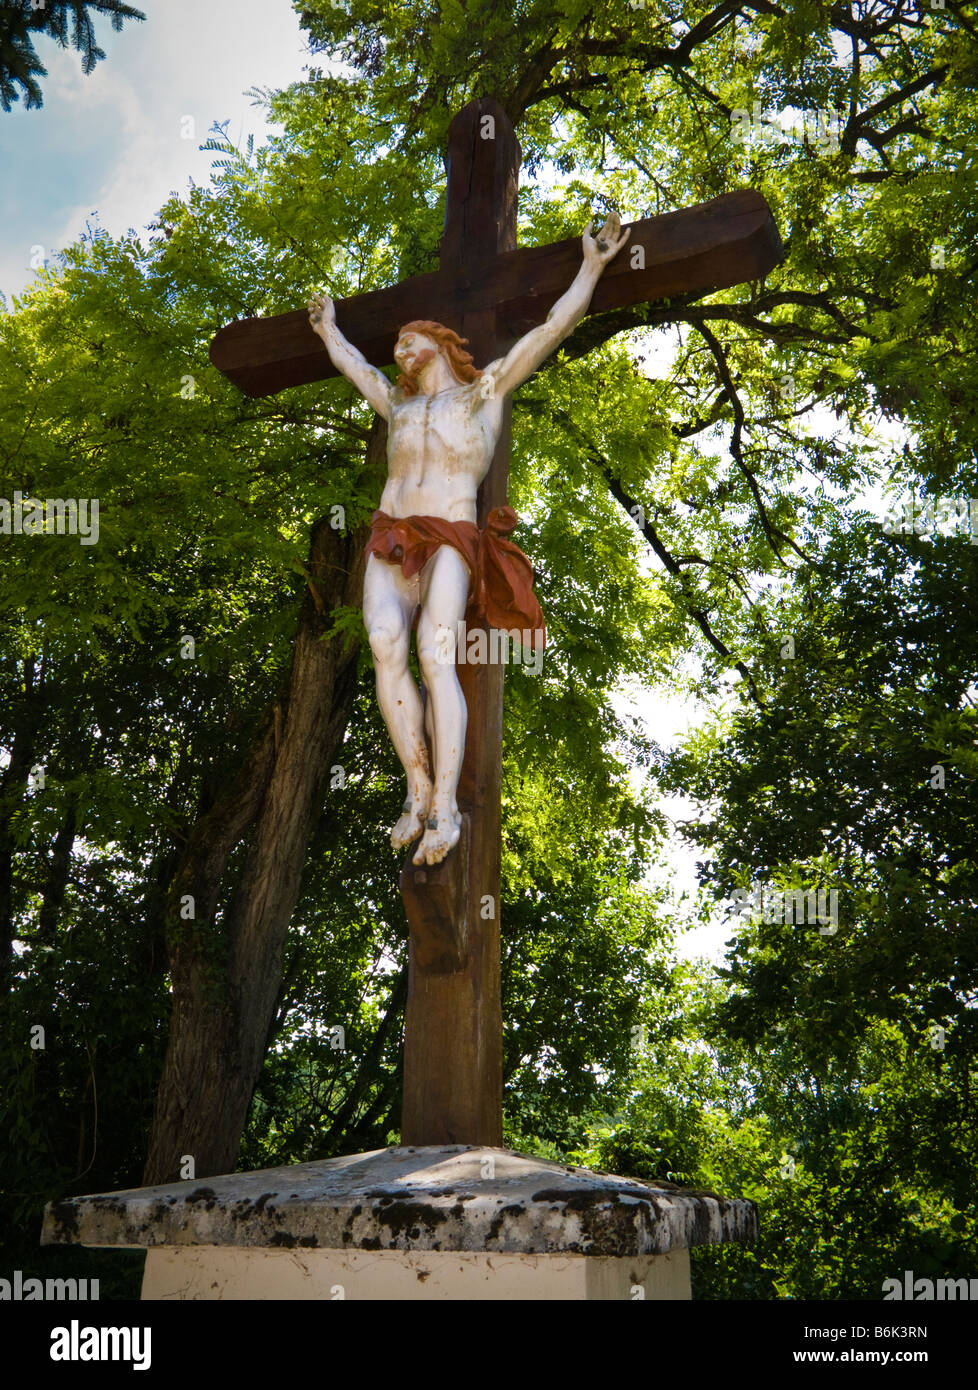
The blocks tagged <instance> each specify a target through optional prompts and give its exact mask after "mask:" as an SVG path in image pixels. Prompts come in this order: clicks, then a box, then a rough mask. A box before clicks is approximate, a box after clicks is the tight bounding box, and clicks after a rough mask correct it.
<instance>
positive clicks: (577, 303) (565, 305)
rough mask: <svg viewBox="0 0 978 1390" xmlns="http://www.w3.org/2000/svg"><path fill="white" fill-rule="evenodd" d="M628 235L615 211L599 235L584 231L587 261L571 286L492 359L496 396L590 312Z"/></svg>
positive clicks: (532, 369)
mask: <svg viewBox="0 0 978 1390" xmlns="http://www.w3.org/2000/svg"><path fill="white" fill-rule="evenodd" d="M629 235H630V234H629V232H627V231H626V232H623V231H622V230H621V223H620V221H619V220H618V214H617V213H614V212H612V213H609V214H608V217H607V219H606V221H605V224H604V226H603V227H602V228H601V230H600V232H598V235H597V236H596V237H594V236H592V235H591V232H590V230H588V231H586V232H585V233H584V236H583V237H582V239H581V244H582V246H583V249H584V260H583V261H582V263H581V268H580V270H579V271H578V272H577V278H576V279H575V280H574V282H573V284H572V285H571V287H570V289H569V290H567V292H566V293H565V294H563V295H561V297H560V299H558V300H557V303H556V304H555V305H554V306H553V308H552V309H551V310H550V313H549V314H548V315H547V318H546V321H545V322H544V323H541V324H540V325H539V326H538V327H536V328H531V329H530V331H529V333H525V334H524V335H523V337H522V338H521V339H520V340H519V342H518V343H514V344H513V346H512V347H511V348H510V350H509V352H508V353H507V354H506V356H505V357H501V358H499V360H498V361H496V362H490V364H489V366H488V367H487V368H486V369H485V373H484V375H489V376H491V377H492V378H493V382H494V386H493V395H495V396H496V397H497V398H498V397H500V396H505V395H507V394H508V393H509V392H510V391H514V390H515V389H516V387H517V386H520V385H521V384H522V383H523V382H524V381H526V379H527V377H528V376H530V375H531V374H532V373H533V372H535V371H536V369H537V367H539V365H540V363H541V362H544V361H546V359H547V358H548V357H549V356H550V354H551V353H552V352H553V351H554V349H555V348H556V347H557V345H558V344H559V343H562V342H563V340H564V339H565V338H566V337H567V335H568V333H569V332H570V331H571V329H572V328H575V327H576V326H577V324H579V323H580V321H581V319H582V318H583V317H584V315H585V314H586V313H587V308H588V305H589V304H590V303H591V296H592V295H593V294H594V287H595V285H596V284H597V283H598V281H599V280H600V279H601V273H602V271H603V270H604V268H605V266H606V265H607V264H608V262H609V261H610V260H613V259H614V257H615V256H617V254H618V252H619V251H620V250H621V248H622V247H623V246H624V245H625V242H626V241H627V240H628V237H629Z"/></svg>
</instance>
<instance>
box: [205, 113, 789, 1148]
mask: <svg viewBox="0 0 978 1390" xmlns="http://www.w3.org/2000/svg"><path fill="white" fill-rule="evenodd" d="M446 165H447V171H448V189H447V195H446V205H445V230H444V235H443V236H442V241H441V258H440V263H439V269H438V270H437V271H435V272H433V273H431V274H428V275H418V276H414V277H413V278H411V279H409V280H404V281H402V282H401V283H400V284H399V285H394V286H392V287H391V288H390V289H383V290H373V291H370V292H368V293H366V294H361V295H357V296H356V297H355V298H353V299H341V300H338V301H337V302H336V322H337V326H338V328H339V330H340V332H341V333H343V335H344V336H345V337H346V338H347V339H349V341H350V342H351V343H353V344H355V346H356V347H358V348H359V349H360V351H361V352H362V353H363V355H364V356H365V357H366V358H367V359H368V361H370V362H373V363H374V365H375V366H378V367H385V366H387V365H389V364H390V363H391V362H392V361H393V350H394V344H395V341H396V339H397V334H398V329H399V328H400V326H401V324H404V323H407V322H409V321H410V320H412V319H435V320H438V321H439V322H441V323H444V324H445V325H446V326H447V327H449V328H453V329H455V331H456V332H458V333H460V334H461V335H462V336H463V337H464V338H467V339H468V340H469V350H470V351H471V352H472V353H473V354H474V357H475V363H476V365H477V366H483V365H485V364H486V363H487V362H491V361H492V360H493V359H494V358H497V357H501V356H502V355H503V354H504V353H506V352H507V351H508V350H509V348H510V347H511V346H512V345H513V343H514V342H515V341H516V340H517V338H519V337H520V336H522V334H523V333H525V332H527V331H528V330H529V329H530V328H533V327H535V325H536V324H538V323H542V322H543V320H544V319H545V318H546V316H547V312H548V310H549V309H550V307H551V306H552V305H553V304H554V302H555V301H556V300H557V299H558V298H559V297H560V296H561V295H562V294H563V293H564V291H565V290H566V289H567V288H568V286H569V285H570V283H571V281H572V280H573V279H574V276H575V275H576V274H577V271H578V269H579V267H580V264H581V242H580V238H579V237H571V238H569V239H568V240H567V241H559V242H555V243H554V244H553V245H550V246H538V247H524V248H520V249H517V247H516V194H517V182H518V178H519V168H520V146H519V142H518V141H517V139H516V136H515V134H514V132H513V128H512V125H511V124H510V121H509V119H508V117H507V116H506V113H505V112H504V111H503V109H502V107H501V106H499V104H498V103H497V102H495V101H493V100H491V99H488V98H486V99H482V100H479V101H472V102H470V103H469V105H468V106H466V107H465V108H464V110H462V111H461V112H459V114H458V115H457V116H456V117H455V119H454V120H453V121H452V123H451V126H450V127H449V134H448V152H447V157H446ZM780 259H781V243H780V239H779V237H778V232H777V228H776V227H775V225H774V220H773V218H772V216H771V212H770V209H769V208H768V205H767V203H766V202H765V201H764V199H763V198H762V197H761V196H760V195H759V194H757V193H753V192H750V191H745V192H739V193H728V194H725V195H724V196H723V197H720V198H714V199H713V200H712V201H711V202H708V203H701V204H699V205H698V206H696V207H692V208H684V209H682V210H681V211H679V212H671V213H666V214H665V215H664V216H661V217H653V218H645V219H643V220H642V221H639V222H633V223H631V237H630V240H629V241H628V243H627V244H626V246H625V247H624V249H623V250H622V251H621V252H619V254H618V256H617V257H616V259H615V260H613V261H612V262H611V263H610V264H609V265H607V266H606V267H605V270H604V273H603V275H602V276H601V279H600V280H599V281H598V284H597V288H596V289H595V292H594V296H593V298H592V300H591V306H590V309H589V310H588V312H589V313H600V312H602V311H604V310H609V309H617V308H622V307H624V306H626V305H630V304H637V303H642V302H646V301H655V300H661V299H666V298H670V297H671V296H673V295H679V294H687V293H690V292H702V291H706V290H714V289H726V288H728V287H729V286H731V285H735V284H739V283H741V282H743V281H746V280H756V279H760V278H761V277H762V276H763V275H765V274H766V273H767V272H768V271H769V270H771V269H772V268H773V267H774V266H775V265H777V264H778V262H779V260H780ZM210 355H211V361H212V362H213V364H214V365H215V366H216V367H218V368H219V369H220V371H222V372H223V373H224V374H225V376H227V377H229V378H230V379H231V381H233V382H235V383H236V384H237V385H238V386H240V387H241V389H242V390H243V391H245V392H247V393H248V395H251V396H267V395H272V394H274V393H275V392H276V391H282V390H284V389H285V388H286V387H289V386H299V385H302V384H304V383H307V382H313V381H322V380H324V379H325V378H327V377H331V376H335V375H337V372H336V369H335V367H334V366H333V364H332V362H331V361H330V358H329V355H328V354H327V352H326V349H325V348H324V346H323V344H322V342H321V341H320V339H319V338H318V337H317V336H316V335H315V333H314V332H313V331H312V328H311V327H310V325H309V317H308V313H307V311H306V310H304V309H303V310H296V311H295V312H293V313H288V314H279V315H277V316H275V317H273V318H267V319H244V320H241V321H239V322H236V323H232V324H229V325H228V326H227V327H226V328H223V329H221V331H220V332H219V333H218V334H217V336H216V337H215V338H214V341H213V343H212V344H211V354H210ZM510 415H511V407H510V404H509V402H507V404H506V414H505V417H504V424H503V429H502V433H501V435H500V439H499V444H498V446H497V448H496V452H495V454H494V455H493V460H492V464H491V466H490V469H489V473H488V475H487V477H486V479H485V481H484V482H483V484H482V487H481V488H480V490H479V502H478V520H479V526H480V527H484V526H485V523H486V517H487V516H488V514H489V512H490V511H492V509H493V508H494V507H498V506H502V505H503V504H504V503H505V502H506V501H507V494H508V487H509V449H510V434H511V428H510ZM458 675H459V679H460V681H461V683H462V688H463V691H464V693H465V699H466V704H467V707H468V729H467V735H466V750H465V761H464V764H463V768H462V776H461V780H460V783H459V789H458V804H459V810H460V811H461V812H462V834H461V839H460V841H459V844H458V846H457V847H456V848H455V849H454V850H452V852H451V853H450V854H449V855H448V857H447V858H446V859H445V860H444V861H443V862H442V863H441V864H438V865H436V866H434V867H421V868H415V866H414V865H413V864H412V863H411V859H410V853H409V856H408V861H407V864H406V865H405V867H404V870H403V871H402V874H401V893H402V896H403V899H404V904H405V908H406V910H407V915H408V922H409V925H410V958H409V982H408V1000H407V1008H406V1013H405V1033H404V1102H403V1112H402V1132H401V1142H402V1144H413V1145H420V1144H474V1145H487V1146H499V1145H501V1143H502V1014H501V1007H500V988H499V939H500V938H499V929H500V897H499V875H500V852H501V825H500V792H501V780H502V711H503V667H502V665H500V664H494V665H490V664H484V665H473V664H471V663H468V662H466V663H465V664H464V665H461V666H459V667H458Z"/></svg>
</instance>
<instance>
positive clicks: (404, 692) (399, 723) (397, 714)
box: [363, 555, 431, 850]
mask: <svg viewBox="0 0 978 1390" xmlns="http://www.w3.org/2000/svg"><path fill="white" fill-rule="evenodd" d="M419 596H420V585H419V582H418V577H417V576H416V577H415V578H414V579H405V578H404V575H403V574H402V572H401V567H400V566H399V565H389V564H388V563H387V561H386V560H380V559H378V558H377V556H376V555H371V556H369V557H368V559H367V573H366V576H365V579H364V584H363V620H364V623H365V624H366V628H367V635H368V637H369V638H370V650H371V651H372V652H373V656H374V671H375V672H376V676H377V703H378V704H379V705H380V712H381V714H382V715H383V716H384V722H385V723H386V725H387V728H388V731H389V733H390V736H391V741H392V742H393V744H394V748H395V749H396V751H397V756H398V757H399V758H400V760H401V766H402V767H403V768H404V773H405V776H406V777H407V799H406V801H405V803H404V810H403V814H402V815H401V818H400V820H399V821H398V822H397V824H396V825H395V826H394V829H393V830H392V831H391V844H392V845H393V846H394V848H395V849H398V850H399V849H404V848H405V846H406V845H409V844H411V842H412V841H413V840H416V839H417V838H418V836H419V835H420V834H421V832H422V830H423V829H424V825H425V820H426V818H427V815H428V807H429V804H430V801H431V774H430V771H429V768H428V749H427V747H426V745H425V741H424V712H423V710H422V707H421V696H420V694H419V693H418V687H417V686H416V685H415V683H414V680H413V678H412V676H411V672H410V670H409V668H408V657H409V654H410V648H411V623H412V620H413V618H414V610H415V609H416V608H417V606H418V599H419Z"/></svg>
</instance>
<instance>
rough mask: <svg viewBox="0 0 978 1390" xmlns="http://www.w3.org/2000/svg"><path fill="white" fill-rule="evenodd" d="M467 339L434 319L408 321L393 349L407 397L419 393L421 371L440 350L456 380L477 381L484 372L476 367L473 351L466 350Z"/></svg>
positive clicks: (402, 387)
mask: <svg viewBox="0 0 978 1390" xmlns="http://www.w3.org/2000/svg"><path fill="white" fill-rule="evenodd" d="M468 341H469V340H468V338H460V337H459V336H458V334H457V333H455V332H454V331H453V330H452V329H451V328H446V327H445V326H444V324H441V323H435V321H434V320H433V319H414V320H412V322H411V323H406V324H405V325H404V326H403V328H402V329H401V330H400V332H399V333H398V335H397V346H396V347H395V348H394V361H395V362H396V363H397V365H398V367H400V369H401V374H400V376H399V377H398V378H397V385H398V386H399V387H400V389H401V390H402V391H403V392H404V394H405V395H406V396H416V395H417V394H418V391H419V390H420V386H419V384H418V373H419V372H420V371H421V370H422V368H423V367H424V366H425V364H426V363H428V362H430V361H431V359H432V357H434V356H435V355H436V354H438V353H441V355H442V357H443V358H444V360H445V362H446V364H447V365H448V369H449V371H450V372H451V374H452V376H453V377H454V378H455V380H456V381H460V382H463V383H464V384H468V383H469V382H470V381H475V380H477V378H478V377H480V376H481V375H482V373H481V372H480V371H479V369H478V368H477V367H473V365H472V354H471V352H466V351H465V344H466V343H467V342H468Z"/></svg>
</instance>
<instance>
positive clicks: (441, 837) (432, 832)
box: [391, 785, 462, 864]
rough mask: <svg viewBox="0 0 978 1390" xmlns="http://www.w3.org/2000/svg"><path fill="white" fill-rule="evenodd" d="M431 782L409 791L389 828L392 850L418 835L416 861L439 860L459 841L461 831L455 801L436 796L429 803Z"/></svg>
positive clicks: (413, 858)
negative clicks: (394, 821)
mask: <svg viewBox="0 0 978 1390" xmlns="http://www.w3.org/2000/svg"><path fill="white" fill-rule="evenodd" d="M431 793H432V789H431V786H430V785H428V786H421V787H417V788H415V790H413V791H412V792H410V793H409V794H408V799H407V801H405V803H404V811H403V814H402V816H401V818H400V820H399V821H398V822H397V824H396V825H395V826H394V829H393V830H392V831H391V844H392V845H393V846H394V849H395V850H401V849H406V848H407V846H408V845H410V844H413V843H414V841H415V840H416V839H417V838H418V836H419V835H421V832H422V830H423V831H424V834H423V835H422V837H421V843H420V844H419V845H418V848H417V849H416V850H415V852H414V854H413V856H412V862H413V863H415V864H440V863H441V861H442V860H443V859H444V858H445V855H446V854H447V853H448V852H449V850H451V849H454V847H455V846H456V845H457V844H458V837H459V835H460V834H461V833H462V817H461V816H460V815H459V812H458V806H457V805H456V804H455V803H454V801H453V802H452V803H451V804H450V805H442V804H439V802H438V801H437V800H436V801H435V803H434V804H433V805H432V804H431V800H432V798H431Z"/></svg>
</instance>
